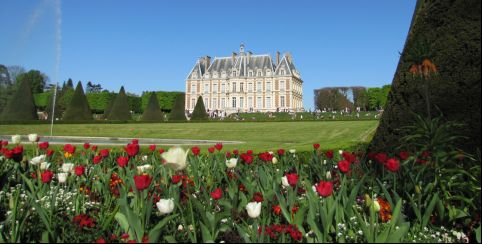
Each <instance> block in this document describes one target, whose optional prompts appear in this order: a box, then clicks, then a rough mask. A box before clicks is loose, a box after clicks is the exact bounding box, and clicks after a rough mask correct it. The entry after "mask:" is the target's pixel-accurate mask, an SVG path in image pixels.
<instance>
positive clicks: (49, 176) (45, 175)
mask: <svg viewBox="0 0 482 244" xmlns="http://www.w3.org/2000/svg"><path fill="white" fill-rule="evenodd" d="M40 176H41V178H42V182H43V183H49V182H50V181H51V180H52V178H53V177H54V172H52V171H50V170H45V171H44V172H42V173H41V174H40Z"/></svg>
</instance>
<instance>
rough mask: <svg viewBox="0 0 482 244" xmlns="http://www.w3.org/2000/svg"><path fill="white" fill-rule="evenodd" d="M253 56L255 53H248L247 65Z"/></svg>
mask: <svg viewBox="0 0 482 244" xmlns="http://www.w3.org/2000/svg"><path fill="white" fill-rule="evenodd" d="M251 55H253V53H252V52H251V51H248V61H247V62H246V63H247V64H249V59H250V58H251Z"/></svg>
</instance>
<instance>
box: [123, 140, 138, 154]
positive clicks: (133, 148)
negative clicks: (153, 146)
mask: <svg viewBox="0 0 482 244" xmlns="http://www.w3.org/2000/svg"><path fill="white" fill-rule="evenodd" d="M125 151H126V152H127V155H129V157H134V156H136V155H137V154H138V153H139V144H134V143H132V144H131V143H129V144H127V147H126V148H125Z"/></svg>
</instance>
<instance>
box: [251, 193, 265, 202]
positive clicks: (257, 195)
mask: <svg viewBox="0 0 482 244" xmlns="http://www.w3.org/2000/svg"><path fill="white" fill-rule="evenodd" d="M263 200H264V199H263V193H261V192H255V193H254V195H253V201H254V202H263Z"/></svg>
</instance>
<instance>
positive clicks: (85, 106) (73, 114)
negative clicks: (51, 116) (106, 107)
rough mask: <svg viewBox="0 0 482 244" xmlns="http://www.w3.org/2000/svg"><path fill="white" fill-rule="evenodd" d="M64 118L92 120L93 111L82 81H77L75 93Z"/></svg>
mask: <svg viewBox="0 0 482 244" xmlns="http://www.w3.org/2000/svg"><path fill="white" fill-rule="evenodd" d="M64 96H65V95H64ZM63 119H64V120H70V121H77V120H92V112H91V111H90V107H89V103H88V102H87V97H86V96H85V94H84V88H83V87H82V83H81V82H80V81H79V82H78V83H77V87H76V88H75V92H74V95H73V97H72V100H71V101H70V104H69V106H68V107H67V110H66V111H65V113H64V117H63Z"/></svg>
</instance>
